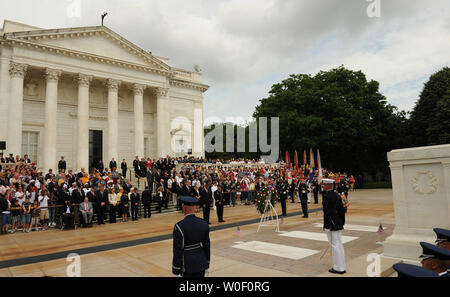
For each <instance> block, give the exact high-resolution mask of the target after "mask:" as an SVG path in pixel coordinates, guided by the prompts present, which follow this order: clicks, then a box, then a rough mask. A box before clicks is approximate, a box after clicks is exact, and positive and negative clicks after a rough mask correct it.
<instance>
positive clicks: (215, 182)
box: [0, 154, 354, 234]
mask: <svg viewBox="0 0 450 297" xmlns="http://www.w3.org/2000/svg"><path fill="white" fill-rule="evenodd" d="M230 164H231V165H232V166H230ZM117 165H118V164H117V162H116V161H115V160H114V159H112V160H111V161H110V162H109V167H106V168H105V167H104V165H103V163H102V162H101V161H100V162H98V163H97V164H96V165H95V167H92V168H91V169H90V172H89V173H88V172H86V170H85V169H81V171H80V172H76V173H74V172H72V170H66V169H67V168H66V167H67V166H66V161H65V160H64V157H61V160H60V161H59V163H58V172H57V173H54V172H53V171H52V170H49V171H48V172H47V173H45V174H44V173H42V172H40V171H39V170H38V169H37V167H36V165H35V164H33V163H31V162H30V160H29V158H28V156H26V155H25V156H23V157H20V156H16V157H13V156H12V155H10V156H9V157H4V156H3V155H2V154H1V155H0V213H1V215H2V218H1V223H2V229H1V230H2V234H7V233H14V232H17V230H20V229H21V230H22V232H31V231H32V230H43V231H45V230H47V229H48V228H51V227H55V226H58V227H61V228H66V227H75V226H78V225H81V226H91V225H92V222H93V220H94V219H95V220H96V222H97V223H98V224H100V225H101V224H105V221H109V222H110V223H116V221H117V219H118V218H119V219H121V220H122V221H123V222H127V221H128V220H129V219H131V220H132V221H137V220H139V219H140V218H141V217H142V216H143V217H144V218H150V217H151V214H152V211H151V208H152V207H151V206H152V203H154V204H155V205H156V206H157V211H158V212H162V209H163V208H164V209H167V208H168V205H169V203H172V204H173V206H174V207H176V208H177V209H178V210H181V203H180V198H181V197H183V196H191V197H194V198H196V199H197V200H198V201H199V204H200V207H201V209H202V212H203V219H204V220H205V221H206V222H208V223H210V211H211V208H213V209H214V210H216V211H217V217H218V219H219V222H225V221H224V219H223V212H224V206H226V205H229V206H233V207H234V206H236V205H238V204H245V205H250V204H252V203H255V198H256V195H257V192H258V191H259V190H260V189H262V188H263V187H272V188H273V189H276V190H277V191H278V197H279V201H280V202H281V205H282V209H283V215H286V201H287V200H289V199H291V201H292V203H295V202H298V203H302V208H303V213H304V216H305V217H307V216H308V212H307V205H308V203H312V199H314V203H316V204H317V203H319V202H318V195H319V194H320V193H321V192H322V188H321V185H320V184H319V180H320V178H319V176H318V172H317V171H315V172H313V174H311V176H307V174H305V175H303V174H300V175H297V174H295V175H293V174H292V173H288V171H286V170H285V169H284V168H283V167H282V166H275V167H273V166H270V165H267V164H263V163H261V162H257V161H248V160H233V161H221V160H206V159H203V158H194V157H190V158H187V157H184V158H171V157H166V158H160V159H158V160H151V159H145V158H142V159H139V157H136V159H135V160H134V161H133V164H132V168H133V173H134V176H135V177H136V181H137V180H139V183H141V182H143V183H145V184H146V187H145V190H144V191H143V192H142V193H138V189H137V188H136V187H135V186H133V185H132V184H131V183H130V180H129V179H127V178H126V176H127V170H128V165H127V163H126V160H123V161H122V163H121V164H120V169H121V172H118V170H117V168H118V166H117ZM177 165H179V166H178V170H177ZM323 174H324V176H325V177H330V178H334V179H335V180H336V181H337V183H336V190H337V191H338V192H340V193H345V195H348V190H349V188H351V187H352V177H348V176H347V175H346V174H340V173H337V174H332V173H331V172H330V173H329V172H327V171H326V170H324V171H323ZM353 181H354V180H353Z"/></svg>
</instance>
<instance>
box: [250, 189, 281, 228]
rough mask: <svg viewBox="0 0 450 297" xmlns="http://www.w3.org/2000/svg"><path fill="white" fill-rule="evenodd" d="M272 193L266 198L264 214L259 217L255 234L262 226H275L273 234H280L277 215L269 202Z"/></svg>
mask: <svg viewBox="0 0 450 297" xmlns="http://www.w3.org/2000/svg"><path fill="white" fill-rule="evenodd" d="M271 196H272V193H270V194H269V195H267V197H266V203H265V206H264V212H263V214H262V215H261V220H260V221H259V226H258V230H257V231H256V232H259V229H260V228H261V227H263V226H276V228H275V232H280V223H279V221H278V214H277V212H276V210H275V208H274V207H273V205H272V203H271V202H270V199H271Z"/></svg>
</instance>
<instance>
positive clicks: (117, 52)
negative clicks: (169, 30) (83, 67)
mask: <svg viewBox="0 0 450 297" xmlns="http://www.w3.org/2000/svg"><path fill="white" fill-rule="evenodd" d="M4 39H5V40H10V41H12V42H13V43H18V44H20V45H27V46H32V47H34V48H44V49H47V50H51V51H54V52H55V53H63V52H69V53H74V54H76V55H78V54H84V55H86V56H87V57H89V56H90V57H95V58H104V59H109V60H112V61H114V60H115V61H117V63H121V62H123V63H130V64H133V65H140V66H142V67H149V68H152V69H155V70H157V71H162V72H170V71H171V68H170V66H169V65H167V64H166V63H164V62H163V61H161V60H160V59H158V58H156V57H155V56H153V55H152V54H151V53H149V52H147V51H145V50H143V49H141V48H140V47H138V46H137V45H135V44H133V43H131V42H130V41H128V40H126V39H125V38H123V37H121V36H120V35H118V34H117V33H115V32H113V31H112V30H110V29H108V28H106V27H82V28H69V29H53V30H33V31H26V32H12V33H5V36H4Z"/></svg>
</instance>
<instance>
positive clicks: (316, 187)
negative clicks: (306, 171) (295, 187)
mask: <svg viewBox="0 0 450 297" xmlns="http://www.w3.org/2000/svg"><path fill="white" fill-rule="evenodd" d="M312 186H313V194H314V204H319V181H318V180H317V179H316V178H315V179H314V180H313V181H312Z"/></svg>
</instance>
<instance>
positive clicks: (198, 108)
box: [192, 102, 205, 157]
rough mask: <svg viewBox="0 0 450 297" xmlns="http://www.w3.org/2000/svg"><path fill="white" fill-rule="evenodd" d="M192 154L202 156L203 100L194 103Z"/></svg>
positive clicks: (203, 154) (203, 141) (203, 152)
mask: <svg viewBox="0 0 450 297" xmlns="http://www.w3.org/2000/svg"><path fill="white" fill-rule="evenodd" d="M193 143H194V145H193V152H192V153H193V155H194V156H196V157H204V156H205V151H204V149H203V147H204V143H205V140H204V131H203V102H198V103H197V102H196V103H195V105H194V141H193Z"/></svg>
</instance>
